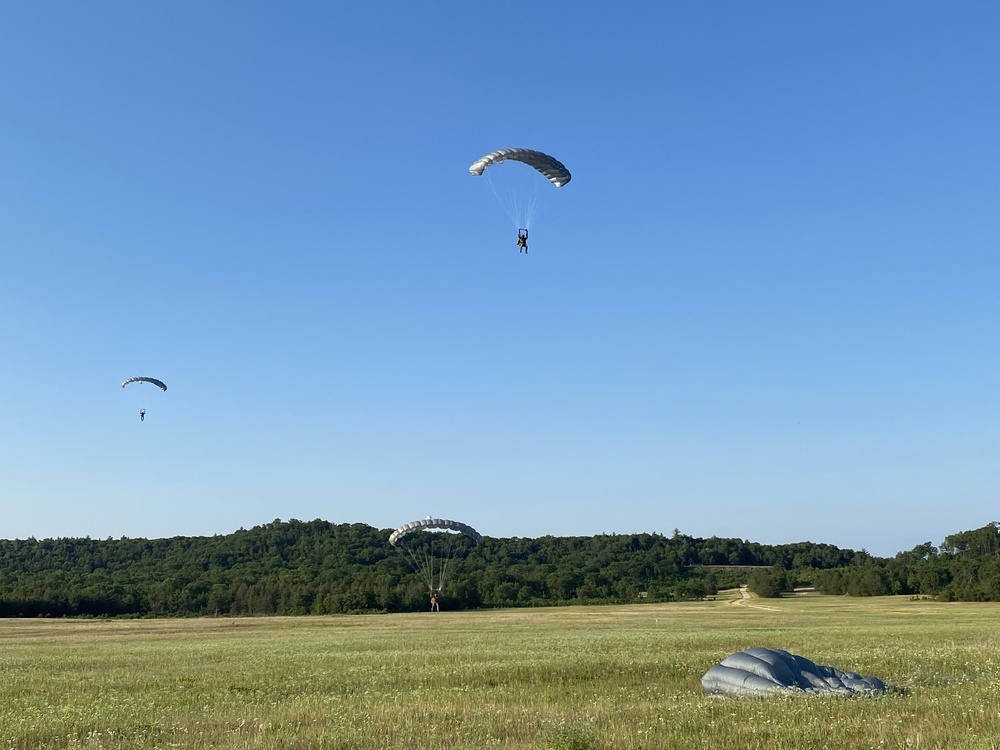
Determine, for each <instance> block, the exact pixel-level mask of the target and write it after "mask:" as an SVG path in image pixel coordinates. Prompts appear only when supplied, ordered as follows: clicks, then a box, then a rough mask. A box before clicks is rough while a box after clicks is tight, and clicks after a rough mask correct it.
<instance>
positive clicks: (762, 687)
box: [701, 648, 886, 697]
mask: <svg viewBox="0 0 1000 750" xmlns="http://www.w3.org/2000/svg"><path fill="white" fill-rule="evenodd" d="M701 686H702V688H703V689H704V691H705V695H714V696H734V697H735V696H746V695H769V694H771V693H784V694H792V695H794V694H807V693H808V694H832V695H834V694H835V695H878V694H881V693H884V692H885V691H886V687H885V683H884V682H882V680H880V679H879V678H878V677H862V676H861V675H859V674H855V673H854V672H843V671H841V670H839V669H834V668H833V667H824V666H821V665H818V664H813V663H812V662H811V661H809V659H806V658H805V657H804V656H797V655H795V654H790V653H788V652H787V651H783V650H781V649H779V648H748V649H746V650H745V651H737V652H736V653H735V654H730V655H729V656H727V657H726V658H725V659H723V660H722V661H721V662H719V663H718V664H716V665H715V666H714V667H712V668H711V669H709V670H708V671H707V672H706V673H705V676H704V677H702V678H701Z"/></svg>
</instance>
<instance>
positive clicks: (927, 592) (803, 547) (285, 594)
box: [0, 519, 1000, 617]
mask: <svg viewBox="0 0 1000 750" xmlns="http://www.w3.org/2000/svg"><path fill="white" fill-rule="evenodd" d="M390 532H391V530H390V529H376V528H373V527H371V526H368V525H366V524H360V523H356V524H333V523H329V522H327V521H322V520H314V521H298V520H294V519H293V520H288V521H282V520H280V519H277V520H275V521H273V522H271V523H268V524H264V525H261V526H256V527H254V528H251V529H240V530H239V531H236V532H234V533H232V534H226V535H216V536H211V537H172V538H169V539H131V538H120V539H111V538H109V539H103V540H100V539H90V538H79V539H71V538H59V539H41V540H37V539H26V540H0V616H2V617H37V616H43V617H61V616H94V617H108V616H132V617H185V616H244V615H303V614H348V613H361V612H405V611H416V610H421V609H426V608H427V604H428V593H429V592H428V586H427V584H426V583H425V582H424V581H422V580H421V578H420V576H419V575H418V574H417V572H415V571H414V569H413V568H412V567H411V563H410V560H408V559H407V557H406V556H405V555H404V554H402V553H401V552H400V551H399V550H398V549H396V548H394V547H393V546H392V545H390V544H389V535H390ZM420 533H426V532H420ZM743 584H748V585H749V587H750V589H751V590H752V591H754V592H755V593H757V594H758V595H760V596H765V597H773V596H781V595H782V594H783V593H785V592H788V591H791V590H792V589H793V588H795V587H797V586H809V585H811V586H814V587H815V588H816V589H817V590H818V591H820V592H823V593H827V594H844V595H850V596H882V595H887V594H911V595H915V596H928V597H934V598H937V599H939V600H942V601H952V600H965V601H1000V524H998V523H997V522H993V523H990V524H988V525H986V526H984V527H983V528H980V529H975V530H972V531H964V532H959V533H956V534H953V535H951V536H948V537H947V538H946V539H945V540H944V542H943V543H942V544H941V546H940V547H935V546H933V545H932V544H931V543H930V542H926V543H923V544H920V545H918V546H916V547H914V548H913V549H912V550H910V551H908V552H901V553H899V554H897V555H896V556H895V557H893V558H878V557H874V556H871V555H869V554H868V553H867V552H865V551H864V550H860V551H854V550H849V549H839V548H837V547H835V546H832V545H829V544H818V543H812V542H799V543H795V544H783V545H765V544H758V543H755V542H749V541H745V540H741V539H723V538H718V537H711V538H708V539H703V538H697V537H691V536H687V535H685V534H682V533H680V532H679V531H677V530H675V531H674V532H673V534H672V535H670V536H666V535H662V534H655V533H653V534H610V535H598V536H592V537H554V536H545V537H540V538H536V539H529V538H520V537H514V538H490V537H484V538H483V540H482V544H481V545H480V546H475V547H473V548H471V549H470V550H469V552H468V554H467V555H466V556H465V558H464V559H463V560H461V561H460V564H459V565H456V567H455V572H454V575H453V576H452V577H451V578H450V579H449V581H448V584H447V586H446V587H444V588H443V590H442V591H441V599H440V601H441V606H442V608H444V609H451V610H463V609H478V608H503V607H537V606H554V605H565V604H611V603H626V602H663V601H671V600H690V599H702V598H706V597H711V596H714V595H715V594H716V592H717V591H718V590H720V589H723V588H731V587H734V586H738V585H743Z"/></svg>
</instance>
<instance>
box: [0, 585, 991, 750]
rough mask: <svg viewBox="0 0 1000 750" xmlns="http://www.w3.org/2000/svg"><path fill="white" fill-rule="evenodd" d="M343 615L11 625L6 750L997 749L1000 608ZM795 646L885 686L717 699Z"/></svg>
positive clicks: (0, 711) (780, 602)
mask: <svg viewBox="0 0 1000 750" xmlns="http://www.w3.org/2000/svg"><path fill="white" fill-rule="evenodd" d="M739 596H740V595H739V592H737V591H735V590H734V591H731V592H724V593H723V594H721V595H720V596H718V597H716V599H715V600H713V601H706V602H698V603H686V604H681V603H679V604H643V605H629V606H609V607H560V608H551V609H542V608H538V609H510V610H498V611H476V612H441V613H429V612H428V613H419V614H406V615H359V616H341V617H294V618H292V617H283V618H279V617H275V618H240V619H229V618H205V619H176V620H167V619H163V620H69V619H67V620H0V743H2V745H0V747H2V748H18V749H21V748H25V749H26V748H32V749H35V748H79V747H86V748H170V747H182V748H203V747H204V748H207V747H214V748H275V749H277V748H302V749H305V748H345V749H346V748H428V750H430V749H431V748H473V747H476V748H481V747H511V748H553V749H556V750H558V749H561V748H565V749H567V750H584V749H586V748H595V749H596V748H650V749H653V748H706V749H707V748H713V749H714V748H720V747H725V748H769V749H774V748H779V749H780V748H788V749H789V750H790V749H791V748H847V747H850V748H852V749H860V748H949V749H951V750H954V749H955V748H991V749H993V750H995V749H996V748H1000V606H998V605H996V604H970V603H938V602H933V601H926V600H911V599H909V598H906V597H886V598H871V599H853V598H846V597H824V596H819V595H813V594H810V595H806V596H799V597H791V598H787V599H776V600H767V602H766V605H765V604H764V602H761V601H759V600H753V601H750V602H748V603H747V604H748V605H755V604H757V605H762V606H766V607H767V608H766V609H763V608H760V607H757V606H731V602H732V601H734V600H735V599H737V598H739ZM751 646H767V647H772V648H783V649H787V650H789V651H792V652H793V653H797V654H801V655H803V656H806V657H808V658H810V659H812V660H813V661H815V662H817V663H820V664H828V665H832V666H835V667H838V668H840V669H845V670H851V671H856V672H860V673H861V674H863V675H866V676H869V675H874V676H876V677H880V678H882V679H883V680H885V681H886V682H887V683H888V684H889V685H890V686H892V687H893V688H895V691H894V692H893V693H891V694H889V695H887V696H884V697H882V698H863V699H861V698H859V699H845V698H840V697H826V698H792V699H786V698H766V699H745V700H722V699H709V698H705V697H704V696H703V695H702V692H701V686H700V679H701V676H702V675H703V674H704V672H705V671H706V670H707V669H708V668H709V667H710V666H711V665H712V664H714V663H716V662H717V661H719V660H720V659H722V658H723V657H725V656H726V655H728V654H730V653H732V652H734V651H739V650H741V649H744V648H748V647H751Z"/></svg>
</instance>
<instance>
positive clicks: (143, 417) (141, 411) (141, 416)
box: [122, 377, 167, 422]
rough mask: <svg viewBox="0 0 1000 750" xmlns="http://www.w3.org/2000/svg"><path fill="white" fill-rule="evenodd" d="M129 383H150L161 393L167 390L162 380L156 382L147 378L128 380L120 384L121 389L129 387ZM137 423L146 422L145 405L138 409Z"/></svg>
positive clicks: (154, 379)
mask: <svg viewBox="0 0 1000 750" xmlns="http://www.w3.org/2000/svg"><path fill="white" fill-rule="evenodd" d="M130 383H150V384H152V385H155V386H156V387H157V388H159V389H160V390H161V391H166V390H167V384H166V383H164V382H163V381H162V380H157V379H156V378H147V377H137V378H129V379H128V380H126V381H125V382H124V383H122V388H124V387H125V386H127V385H129V384H130ZM139 421H140V422H145V421H146V406H145V404H143V405H142V406H141V407H140V409H139Z"/></svg>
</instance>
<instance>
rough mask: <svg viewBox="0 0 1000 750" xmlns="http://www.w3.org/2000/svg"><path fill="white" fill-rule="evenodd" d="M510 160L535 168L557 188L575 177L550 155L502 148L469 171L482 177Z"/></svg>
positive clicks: (526, 149) (523, 149)
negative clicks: (496, 165) (489, 169)
mask: <svg viewBox="0 0 1000 750" xmlns="http://www.w3.org/2000/svg"><path fill="white" fill-rule="evenodd" d="M508 159H509V160H511V161H519V162H522V163H523V164H527V165H528V166H529V167H534V168H535V169H537V170H538V171H539V172H541V173H542V174H543V175H544V176H545V179H547V180H548V181H549V182H551V183H552V184H553V185H555V186H556V187H562V186H563V185H565V184H566V183H567V182H569V181H570V180H571V179H573V176H572V175H571V174H570V173H569V170H568V169H566V167H565V166H564V165H563V164H562V162H560V161H559V160H557V159H556V158H555V157H552V156H549V155H548V154H543V153H542V152H541V151H532V150H531V149H530V148H502V149H500V150H499V151H494V152H493V153H491V154H486V156H484V157H483V158H482V159H479V160H478V161H477V162H475V163H474V164H473V165H472V166H471V167H469V171H470V172H471V173H472V174H474V175H482V173H483V172H485V171H486V170H487V169H488V168H489V167H492V166H493V165H494V164H500V163H501V162H504V161H507V160H508Z"/></svg>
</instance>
